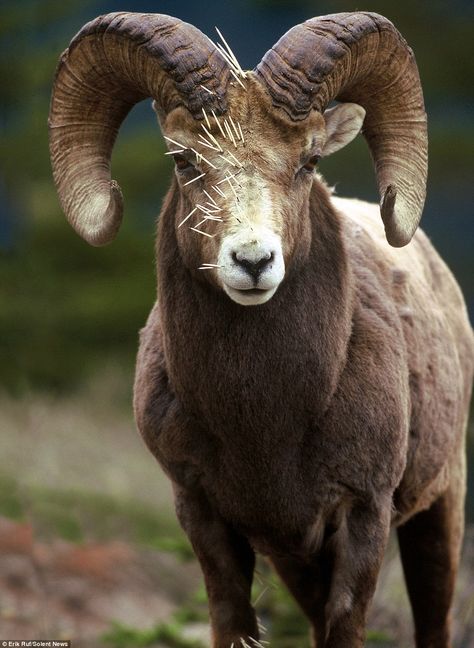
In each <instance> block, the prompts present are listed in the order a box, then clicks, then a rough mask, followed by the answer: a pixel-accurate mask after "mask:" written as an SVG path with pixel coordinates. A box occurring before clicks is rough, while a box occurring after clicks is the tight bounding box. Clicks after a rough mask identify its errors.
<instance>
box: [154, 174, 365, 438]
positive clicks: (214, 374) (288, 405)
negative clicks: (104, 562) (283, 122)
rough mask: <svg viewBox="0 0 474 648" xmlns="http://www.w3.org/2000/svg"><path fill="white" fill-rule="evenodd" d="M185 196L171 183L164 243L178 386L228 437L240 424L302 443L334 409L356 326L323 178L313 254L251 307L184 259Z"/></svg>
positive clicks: (164, 288)
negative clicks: (180, 221) (179, 235)
mask: <svg viewBox="0 0 474 648" xmlns="http://www.w3.org/2000/svg"><path fill="white" fill-rule="evenodd" d="M178 200H179V194H178V191H177V189H176V188H175V187H172V189H171V191H170V192H169V194H168V196H167V198H166V201H165V204H164V207H163V210H162V213H161V218H160V223H159V227H158V240H157V259H158V261H157V263H158V301H159V305H160V315H161V320H162V324H163V334H164V349H165V357H166V365H167V370H168V375H169V379H170V383H171V386H172V389H173V391H174V392H175V394H176V395H177V397H178V399H179V401H180V402H181V404H182V406H183V407H184V408H185V409H186V411H187V412H188V413H189V414H190V415H191V416H195V417H196V419H197V420H199V421H201V423H202V424H203V426H205V428H206V429H207V430H208V431H209V432H210V433H211V434H213V435H216V436H217V437H219V438H221V439H222V440H224V438H225V439H226V443H231V444H232V443H233V440H234V442H237V439H236V438H235V437H236V431H237V430H238V437H239V439H240V440H241V439H242V437H245V438H246V439H247V440H248V441H250V440H251V439H254V440H255V439H259V441H260V442H263V441H264V439H265V438H268V439H271V442H272V443H278V442H279V441H280V440H284V439H286V440H287V442H288V436H289V435H291V437H292V438H293V439H294V441H295V442H297V441H298V439H301V437H302V435H303V434H304V433H305V431H306V430H307V429H308V425H314V424H315V423H317V421H318V420H319V419H320V418H321V417H322V416H323V415H324V412H325V411H326V409H327V407H328V404H329V402H330V400H331V397H332V395H333V394H334V391H335V389H336V386H337V383H338V380H339V376H340V374H341V371H342V369H343V367H344V364H345V361H346V353H347V345H348V341H349V337H350V332H351V318H352V306H353V287H352V281H351V276H350V270H349V268H348V264H347V260H346V254H345V249H344V244H343V240H342V235H341V231H340V224H339V218H338V216H337V214H336V213H335V212H334V209H333V208H332V207H331V205H330V202H329V195H328V192H327V190H326V188H325V187H324V186H323V185H321V184H320V183H319V182H317V181H315V183H314V187H313V190H312V194H311V199H310V207H309V210H310V214H311V227H312V240H311V247H310V251H309V254H307V256H306V258H305V260H304V261H303V262H301V261H300V262H299V263H298V267H289V268H288V271H287V276H286V277H285V279H284V281H283V282H282V284H281V285H280V287H279V289H278V291H277V293H276V294H275V296H274V297H273V298H272V299H271V300H270V301H269V302H267V303H266V304H263V305H261V306H248V307H245V306H240V305H238V304H236V303H234V302H233V301H231V300H230V299H229V298H228V297H227V296H226V295H225V294H224V293H223V292H222V291H220V290H217V289H216V288H214V287H212V286H211V285H209V284H208V283H207V281H206V280H205V278H204V277H203V278H202V279H200V277H198V278H196V273H194V272H190V271H189V269H188V268H186V267H185V266H184V264H183V263H182V261H181V258H180V252H179V249H178V245H177V241H176V236H175V212H176V209H177V208H178ZM302 217H304V216H303V215H302ZM250 446H252V444H250Z"/></svg>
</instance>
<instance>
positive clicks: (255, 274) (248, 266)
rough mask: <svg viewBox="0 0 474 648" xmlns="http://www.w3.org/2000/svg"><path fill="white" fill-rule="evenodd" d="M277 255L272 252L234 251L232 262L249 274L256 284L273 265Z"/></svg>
mask: <svg viewBox="0 0 474 648" xmlns="http://www.w3.org/2000/svg"><path fill="white" fill-rule="evenodd" d="M274 258H275V253H274V252H273V251H271V250H267V251H265V252H262V251H258V252H256V251H250V250H248V251H246V252H243V251H238V252H236V251H234V252H232V261H234V263H236V264H237V265H238V266H240V267H241V268H242V269H243V270H245V272H247V273H248V274H249V275H250V276H251V277H252V278H253V279H254V280H255V282H257V281H258V278H259V277H260V275H261V274H262V272H263V271H264V270H266V269H267V267H268V266H269V265H270V264H271V263H272V261H273V260H274Z"/></svg>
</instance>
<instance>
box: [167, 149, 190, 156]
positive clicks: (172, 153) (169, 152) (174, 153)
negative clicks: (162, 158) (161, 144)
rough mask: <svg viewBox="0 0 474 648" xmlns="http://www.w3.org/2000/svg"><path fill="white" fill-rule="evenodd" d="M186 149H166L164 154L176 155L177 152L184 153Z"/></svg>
mask: <svg viewBox="0 0 474 648" xmlns="http://www.w3.org/2000/svg"><path fill="white" fill-rule="evenodd" d="M185 150H186V149H177V150H176V151H166V153H165V155H176V154H177V153H184V151H185Z"/></svg>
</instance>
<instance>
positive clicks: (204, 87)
mask: <svg viewBox="0 0 474 648" xmlns="http://www.w3.org/2000/svg"><path fill="white" fill-rule="evenodd" d="M200 86H201V88H202V89H203V90H205V91H206V92H208V93H209V94H211V95H213V94H215V92H212V90H209V88H206V86H203V85H202V83H201V84H200Z"/></svg>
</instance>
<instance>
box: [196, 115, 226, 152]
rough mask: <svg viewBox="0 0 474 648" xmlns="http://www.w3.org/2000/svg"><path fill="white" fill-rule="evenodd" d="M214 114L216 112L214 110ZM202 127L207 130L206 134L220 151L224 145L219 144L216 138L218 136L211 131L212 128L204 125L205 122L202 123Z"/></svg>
mask: <svg viewBox="0 0 474 648" xmlns="http://www.w3.org/2000/svg"><path fill="white" fill-rule="evenodd" d="M213 114H214V112H213ZM216 119H217V118H216ZM201 128H202V129H203V130H204V132H205V133H206V135H207V136H208V137H209V139H210V140H211V142H213V143H214V144H215V145H216V147H217V148H216V150H218V151H222V147H221V145H220V144H219V142H218V141H217V140H216V138H215V137H214V135H213V134H212V133H211V129H210V128H209V129H207V128H206V127H205V126H204V124H201ZM201 137H203V136H202V135H201ZM203 139H204V138H203Z"/></svg>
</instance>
